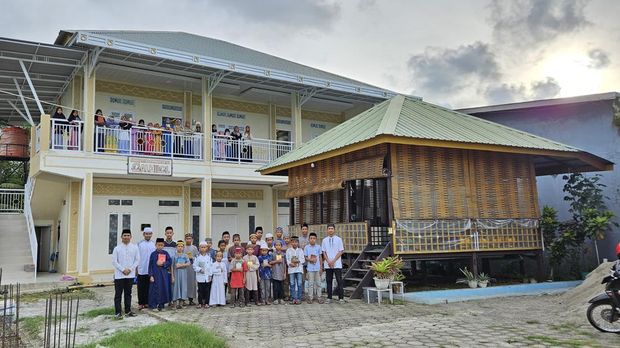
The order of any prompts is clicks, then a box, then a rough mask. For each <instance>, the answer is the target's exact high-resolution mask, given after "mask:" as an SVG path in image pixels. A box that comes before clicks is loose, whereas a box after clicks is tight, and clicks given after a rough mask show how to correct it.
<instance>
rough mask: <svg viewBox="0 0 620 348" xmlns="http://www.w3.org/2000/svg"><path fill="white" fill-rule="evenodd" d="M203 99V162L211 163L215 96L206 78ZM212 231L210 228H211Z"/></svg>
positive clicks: (203, 79) (204, 78)
mask: <svg viewBox="0 0 620 348" xmlns="http://www.w3.org/2000/svg"><path fill="white" fill-rule="evenodd" d="M201 82H202V98H201V104H200V107H201V112H200V114H201V118H200V119H201V121H202V133H203V134H204V140H203V160H204V161H205V162H210V161H211V156H212V151H211V145H212V144H211V125H212V124H213V96H212V95H211V93H209V80H208V79H207V78H206V77H204V76H203V77H202V81H201ZM209 229H210V228H209Z"/></svg>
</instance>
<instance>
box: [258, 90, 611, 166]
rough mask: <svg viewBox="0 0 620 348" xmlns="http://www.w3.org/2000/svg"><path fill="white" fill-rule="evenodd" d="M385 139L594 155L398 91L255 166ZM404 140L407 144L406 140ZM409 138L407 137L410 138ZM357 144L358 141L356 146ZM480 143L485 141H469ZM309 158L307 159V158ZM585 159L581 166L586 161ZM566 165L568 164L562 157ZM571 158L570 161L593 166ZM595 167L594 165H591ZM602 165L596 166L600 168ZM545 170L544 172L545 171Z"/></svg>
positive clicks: (299, 161)
mask: <svg viewBox="0 0 620 348" xmlns="http://www.w3.org/2000/svg"><path fill="white" fill-rule="evenodd" d="M378 138H382V139H384V140H385V141H383V142H402V141H405V140H416V142H415V143H416V144H420V145H424V144H426V145H429V146H443V147H453V148H475V149H488V150H492V151H500V152H502V151H503V152H513V153H546V154H548V155H554V154H562V155H561V156H560V157H581V156H585V155H586V154H587V156H590V157H594V158H596V159H598V160H600V162H601V164H603V163H604V164H605V165H609V164H611V162H609V161H607V160H605V159H602V158H599V157H596V156H594V155H591V154H588V153H586V152H584V151H582V150H580V149H577V148H575V147H572V146H569V145H565V144H561V143H559V142H556V141H553V140H549V139H546V138H543V137H540V136H536V135H533V134H530V133H526V132H523V131H520V130H517V129H514V128H510V127H507V126H504V125H500V124H497V123H494V122H490V121H487V120H484V119H481V118H478V117H475V116H470V115H467V114H463V113H460V112H457V111H453V110H450V109H446V108H443V107H441V106H437V105H434V104H430V103H427V102H424V101H422V100H420V99H417V98H413V97H408V96H403V95H398V96H395V97H393V98H392V99H389V100H386V101H384V102H382V103H380V104H377V105H376V106H374V107H373V108H371V109H369V110H366V111H364V112H362V113H361V114H359V115H357V116H355V117H353V118H351V119H349V120H347V121H346V122H344V123H342V124H340V125H338V126H336V127H334V128H332V129H330V130H329V131H327V132H325V133H323V134H322V135H320V136H318V137H316V138H315V139H313V140H311V141H309V142H308V143H306V144H304V145H302V146H301V147H299V148H298V149H296V150H294V151H291V152H289V153H287V154H285V155H283V156H282V157H280V158H278V159H276V160H275V161H273V162H271V163H270V164H268V165H266V166H263V167H262V168H260V169H259V171H261V172H262V173H263V174H273V173H281V172H282V171H284V170H287V169H288V168H290V167H294V166H297V165H299V164H302V163H304V162H307V161H311V160H313V159H315V158H317V157H318V156H320V155H322V156H325V157H331V156H327V155H328V154H329V153H332V152H336V151H338V150H344V149H347V148H353V147H357V148H362V147H364V146H363V144H364V143H369V140H372V139H378ZM404 143H408V142H407V141H405V142H404ZM409 143H410V142H409ZM356 145H357V146H356ZM472 145H483V146H472ZM306 160H307V161H306ZM584 164H585V165H584ZM565 165H569V164H568V163H567V162H565ZM591 165H592V163H590V164H588V163H587V161H585V162H584V163H578V161H577V162H573V163H571V164H570V166H573V167H580V168H581V167H583V168H585V167H587V166H591ZM594 167H596V166H592V168H594ZM603 167H604V165H602V166H600V167H599V168H598V170H603V169H601V168H603ZM545 173H546V172H545Z"/></svg>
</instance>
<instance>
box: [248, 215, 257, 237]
mask: <svg viewBox="0 0 620 348" xmlns="http://www.w3.org/2000/svg"><path fill="white" fill-rule="evenodd" d="M248 225H249V226H250V232H249V233H250V234H252V233H254V228H256V217H255V216H254V215H250V216H249V219H248Z"/></svg>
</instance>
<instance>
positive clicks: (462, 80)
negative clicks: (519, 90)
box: [407, 41, 500, 93]
mask: <svg viewBox="0 0 620 348" xmlns="http://www.w3.org/2000/svg"><path fill="white" fill-rule="evenodd" d="M407 66H408V68H409V69H410V71H411V72H412V73H413V76H412V79H413V85H414V87H415V88H416V90H421V91H428V92H431V93H441V92H444V93H451V92H454V91H457V90H460V89H463V88H466V87H467V86H469V85H470V84H471V83H472V82H474V83H475V82H480V81H490V80H495V79H497V78H499V76H500V72H499V66H498V64H497V61H496V58H495V55H494V54H493V52H492V51H491V49H490V48H489V45H487V44H485V43H482V42H479V41H477V42H474V43H473V44H470V45H462V46H459V47H457V48H454V49H451V48H427V49H426V50H425V52H424V53H422V54H417V55H414V56H411V58H409V61H408V62H407Z"/></svg>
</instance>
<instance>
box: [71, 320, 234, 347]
mask: <svg viewBox="0 0 620 348" xmlns="http://www.w3.org/2000/svg"><path fill="white" fill-rule="evenodd" d="M98 344H99V345H102V346H105V347H109V348H133V347H136V348H139V347H183V348H199V347H200V348H225V347H226V342H225V341H224V340H223V339H222V338H220V337H218V336H216V335H215V334H213V333H211V332H209V331H206V330H203V329H202V328H200V327H198V326H196V325H191V324H181V323H162V324H156V325H152V326H148V327H145V328H142V329H139V330H135V331H124V332H120V333H117V334H115V335H113V336H111V337H108V338H106V339H104V340H102V341H99V342H96V343H91V344H88V345H85V346H83V348H95V347H96V346H97V345H98Z"/></svg>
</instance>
